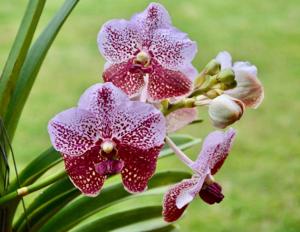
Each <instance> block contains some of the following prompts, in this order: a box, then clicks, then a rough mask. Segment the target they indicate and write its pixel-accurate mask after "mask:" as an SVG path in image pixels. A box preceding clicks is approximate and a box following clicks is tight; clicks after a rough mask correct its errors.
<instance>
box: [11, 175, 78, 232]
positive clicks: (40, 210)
mask: <svg viewBox="0 0 300 232" xmlns="http://www.w3.org/2000/svg"><path fill="white" fill-rule="evenodd" d="M79 195H80V191H79V190H78V189H76V188H75V187H74V185H73V184H72V183H71V182H70V180H69V178H68V177H66V178H64V179H62V180H60V181H58V182H56V183H55V184H53V185H51V186H50V187H49V188H47V189H46V190H45V191H43V192H42V193H41V194H40V195H39V196H38V197H37V198H35V199H34V201H33V202H32V203H31V204H30V206H29V207H28V208H27V210H26V211H27V218H28V222H29V225H31V228H30V229H31V231H35V230H37V228H39V227H41V226H42V225H43V224H44V223H45V222H46V221H47V220H48V219H49V218H51V217H52V216H53V215H54V214H56V212H57V211H59V210H60V209H61V208H63V207H64V206H65V205H66V204H68V203H69V202H70V201H71V200H73V199H74V198H76V197H77V196H79ZM13 228H14V229H13V230H14V231H26V230H27V227H26V218H25V215H24V214H22V215H21V216H20V218H19V219H18V220H17V221H16V223H15V224H14V226H13Z"/></svg>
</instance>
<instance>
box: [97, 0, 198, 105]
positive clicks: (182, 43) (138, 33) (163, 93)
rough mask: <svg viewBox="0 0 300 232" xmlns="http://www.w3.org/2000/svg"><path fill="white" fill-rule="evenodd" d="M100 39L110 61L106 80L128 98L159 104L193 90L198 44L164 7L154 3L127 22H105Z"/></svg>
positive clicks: (106, 69) (100, 44)
mask: <svg viewBox="0 0 300 232" xmlns="http://www.w3.org/2000/svg"><path fill="white" fill-rule="evenodd" d="M97 42H98V46H99V50H100V52H101V54H102V55H103V56H104V58H105V59H106V61H107V63H106V65H105V71H104V73H103V79H104V81H106V82H112V83H113V84H114V85H116V86H117V87H119V88H121V89H122V90H123V91H124V92H125V93H126V94H128V95H129V96H130V97H137V96H138V97H139V98H140V99H141V100H142V101H146V100H148V101H151V102H155V101H159V100H162V99H167V98H175V97H179V96H183V95H186V94H188V93H189V92H190V91H191V88H192V78H193V77H195V76H196V75H197V71H196V70H195V68H194V67H193V66H192V64H191V61H192V59H193V58H194V56H195V54H196V52H197V45H196V43H195V42H193V41H191V40H190V39H189V38H188V37H187V35H186V34H185V33H183V32H180V31H179V30H177V29H176V28H174V27H173V26H172V24H171V19H170V16H169V14H168V12H167V10H166V9H165V8H164V7H163V6H162V5H160V4H158V3H151V4H150V5H149V6H148V7H147V8H146V10H145V11H144V12H142V13H139V14H136V15H134V16H133V17H132V18H131V19H130V20H129V21H127V20H123V19H121V20H116V19H115V20H111V21H109V22H107V23H105V24H104V25H103V26H102V28H101V30H100V32H99V34H98V39H97Z"/></svg>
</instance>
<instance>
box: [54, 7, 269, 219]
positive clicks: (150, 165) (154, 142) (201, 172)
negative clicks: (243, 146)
mask: <svg viewBox="0 0 300 232" xmlns="http://www.w3.org/2000/svg"><path fill="white" fill-rule="evenodd" d="M97 42H98V46H99V50H100V53H101V54H102V55H103V57H104V58H105V59H106V64H105V67H104V73H103V79H104V81H105V83H104V84H95V85H93V86H92V87H90V88H89V89H87V90H86V91H85V93H84V94H83V95H82V96H81V98H80V100H79V102H78V105H77V107H74V108H71V109H68V110H65V111H63V112H61V113H59V114H57V115H56V116H55V117H54V118H53V119H52V120H51V121H50V122H49V125H48V131H49V134H50V138H51V142H52V144H53V147H54V148H55V149H56V150H57V151H59V152H60V153H61V154H62V156H63V159H64V163H65V169H66V171H67V173H68V175H69V177H70V180H71V181H72V182H73V184H74V185H75V186H76V187H77V188H78V189H79V190H80V191H81V192H82V193H83V194H84V195H87V196H96V195H98V194H99V193H100V190H101V188H102V186H103V184H104V181H105V179H106V178H107V177H109V176H110V175H113V174H117V173H120V174H121V176H122V181H123V185H124V188H125V189H126V190H127V191H128V192H130V193H138V192H143V191H145V190H146V189H147V183H148V181H149V179H150V178H151V177H152V176H153V174H154V172H155V169H156V163H157V158H158V156H159V153H160V150H161V149H162V147H163V145H164V143H165V142H166V143H167V144H168V145H169V147H170V148H171V149H173V151H174V153H175V154H176V155H177V156H178V158H179V159H180V160H181V161H182V162H184V163H185V164H186V165H187V166H188V167H189V168H190V169H191V170H192V172H193V175H192V177H191V179H186V180H182V182H180V183H178V184H176V185H174V186H171V187H170V189H169V190H168V191H167V192H166V193H165V196H164V200H163V217H164V219H165V221H167V222H172V221H175V220H177V219H178V218H179V217H180V216H181V215H182V213H183V212H184V210H185V208H186V207H187V206H188V204H189V203H190V202H191V201H192V200H193V199H194V198H195V197H196V196H197V195H199V196H200V197H201V198H202V199H203V200H204V201H205V202H206V203H208V204H214V203H219V202H221V201H222V199H223V198H224V195H223V193H222V187H221V186H220V185H219V184H218V183H217V182H216V181H215V180H214V178H213V175H214V174H215V173H216V172H217V171H218V170H219V169H220V167H221V166H222V164H223V163H224V161H225V159H226V157H227V155H228V153H229V151H230V148H231V145H232V142H233V140H234V137H235V134H236V132H235V130H234V129H232V128H230V129H229V130H227V131H226V132H222V131H215V132H212V133H210V134H209V135H208V136H207V137H206V139H205V140H204V143H203V147H202V150H201V152H200V154H199V156H198V158H197V159H196V160H195V161H193V160H191V159H190V158H188V157H187V156H186V155H185V154H184V153H183V152H182V151H181V150H180V149H179V148H178V147H177V146H176V145H175V143H174V142H173V141H172V140H171V139H170V138H169V137H168V136H167V134H168V133H171V132H175V131H177V130H178V129H181V128H183V127H184V126H186V125H188V124H190V123H192V122H194V121H195V120H197V118H198V117H197V107H208V114H209V117H210V119H211V121H212V124H213V126H215V127H217V128H226V127H227V126H229V125H231V124H233V123H234V122H236V121H237V120H239V119H240V118H241V116H242V115H243V113H244V110H245V108H246V107H252V108H257V107H258V106H259V105H260V103H261V102H262V100H263V94H264V92H263V87H262V85H261V83H260V81H259V80H258V78H257V69H256V67H255V66H253V65H251V64H249V63H248V62H236V63H234V64H233V65H232V61H231V56H230V54H229V53H228V52H220V53H219V54H218V55H217V56H216V58H214V59H213V60H211V61H210V62H209V63H208V64H207V65H206V66H205V67H204V69H203V70H202V71H201V72H200V73H198V72H197V70H196V69H195V68H194V67H193V65H192V63H191V62H192V60H193V58H194V57H195V54H196V53H197V45H196V43H195V42H194V41H191V40H190V39H189V38H188V36H187V34H185V33H183V32H181V31H179V30H178V29H176V28H175V27H173V26H172V24H171V19H170V16H169V14H168V12H167V11H166V9H165V8H164V7H163V6H162V5H160V4H158V3H151V4H150V5H149V6H148V7H147V8H146V10H145V11H143V12H142V13H139V14H136V15H134V16H133V17H132V18H131V19H130V20H129V21H127V20H122V19H121V20H111V21H109V22H107V23H105V24H104V25H103V26H102V28H101V30H100V32H99V34H98V38H97Z"/></svg>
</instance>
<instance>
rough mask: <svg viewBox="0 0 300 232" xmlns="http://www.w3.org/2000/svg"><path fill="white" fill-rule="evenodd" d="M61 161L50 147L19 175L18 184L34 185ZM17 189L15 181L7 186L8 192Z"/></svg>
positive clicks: (57, 153) (58, 155) (59, 156)
mask: <svg viewBox="0 0 300 232" xmlns="http://www.w3.org/2000/svg"><path fill="white" fill-rule="evenodd" d="M61 160H62V159H61V155H60V154H59V152H57V151H55V150H54V149H53V148H52V147H50V148H48V149H47V150H46V151H44V152H43V153H42V154H40V155H39V156H38V157H37V158H35V159H34V160H33V161H32V162H31V163H30V164H29V165H28V166H26V168H25V169H24V170H23V171H22V172H21V173H20V174H19V180H20V184H21V185H22V186H25V185H30V184H32V183H34V182H35V181H36V180H37V179H38V178H39V177H40V176H41V175H43V174H44V173H45V172H46V171H47V170H49V169H50V168H51V167H53V166H54V165H56V164H58V163H59V162H60V161H61ZM17 188H18V184H17V181H16V180H14V181H13V182H12V183H11V185H10V186H9V192H12V191H14V190H16V189H17Z"/></svg>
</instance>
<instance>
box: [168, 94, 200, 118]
mask: <svg viewBox="0 0 300 232" xmlns="http://www.w3.org/2000/svg"><path fill="white" fill-rule="evenodd" d="M192 107H195V99H194V98H185V99H183V100H181V101H178V102H176V103H174V104H169V105H168V106H167V107H166V108H164V109H162V113H163V114H164V115H165V116H167V115H168V114H170V113H172V112H174V111H175V110H178V109H182V108H192Z"/></svg>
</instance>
